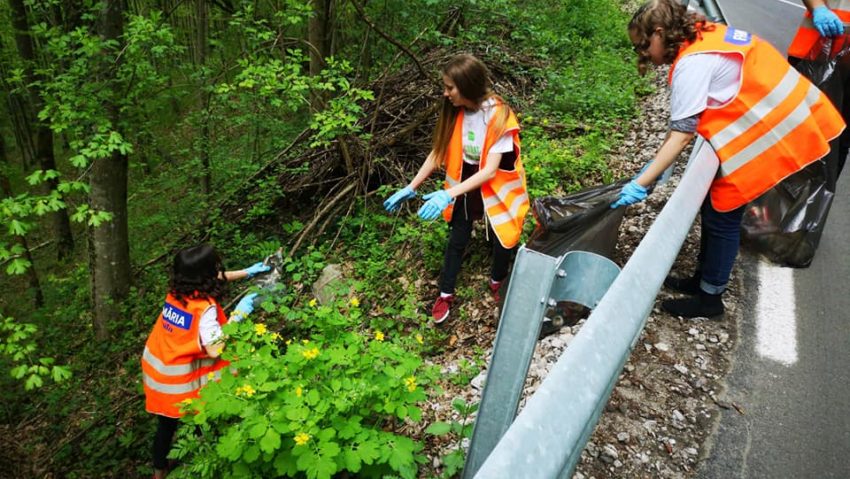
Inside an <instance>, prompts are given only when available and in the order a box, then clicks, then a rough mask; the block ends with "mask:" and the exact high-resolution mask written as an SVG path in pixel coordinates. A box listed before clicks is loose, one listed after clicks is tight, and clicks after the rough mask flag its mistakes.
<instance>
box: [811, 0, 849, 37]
mask: <svg viewBox="0 0 850 479" xmlns="http://www.w3.org/2000/svg"><path fill="white" fill-rule="evenodd" d="M812 23H814V24H815V28H817V30H818V33H820V34H821V36H822V37H834V36H836V35H841V34H842V33H844V24H843V23H841V19H839V18H838V15H836V14H835V13H834V12H833V11H832V10H830V9H829V8H828V7H826V6H825V5H821V6H820V7H818V8H816V9H814V10H812Z"/></svg>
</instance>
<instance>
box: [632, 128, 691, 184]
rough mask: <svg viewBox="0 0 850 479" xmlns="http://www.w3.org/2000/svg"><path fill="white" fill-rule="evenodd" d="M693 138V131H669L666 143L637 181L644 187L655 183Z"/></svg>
mask: <svg viewBox="0 0 850 479" xmlns="http://www.w3.org/2000/svg"><path fill="white" fill-rule="evenodd" d="M693 139H694V134H693V133H687V132H682V131H675V130H671V131H669V132H667V137H666V138H665V139H664V143H662V144H661V147H660V148H658V152H657V153H655V158H654V159H653V160H652V163H650V164H649V166H648V167H647V168H646V169H645V170H643V173H641V174H640V175H639V176H638V177H637V178H635V182H636V183H637V184H639V185H641V186H643V187H644V188H646V187H648V186H649V185H651V184H652V183H654V182H655V179H656V178H658V177H659V176H661V174H662V173H664V170H666V169H667V168H668V167H669V166H670V165H672V164H673V162H674V161H676V158H678V157H679V154H680V153H682V150H684V149H685V148H686V147H687V146H688V145H689V144H690V143H691V140H693Z"/></svg>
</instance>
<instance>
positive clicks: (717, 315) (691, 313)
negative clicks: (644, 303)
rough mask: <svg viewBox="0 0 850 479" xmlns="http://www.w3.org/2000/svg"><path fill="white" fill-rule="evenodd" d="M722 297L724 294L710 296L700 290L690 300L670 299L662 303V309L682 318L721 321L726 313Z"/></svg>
mask: <svg viewBox="0 0 850 479" xmlns="http://www.w3.org/2000/svg"><path fill="white" fill-rule="evenodd" d="M722 296H723V294H722V293H721V294H708V293H706V292H704V291H702V290H700V291H699V292H698V294H697V295H696V296H692V297H690V298H682V299H668V300H667V301H664V302H662V303H661V309H663V310H664V311H667V312H668V313H670V314H672V315H673V316H680V317H682V318H709V319H721V317H722V316H723V313H724V311H725V308H724V307H723V300H722V299H721V298H722Z"/></svg>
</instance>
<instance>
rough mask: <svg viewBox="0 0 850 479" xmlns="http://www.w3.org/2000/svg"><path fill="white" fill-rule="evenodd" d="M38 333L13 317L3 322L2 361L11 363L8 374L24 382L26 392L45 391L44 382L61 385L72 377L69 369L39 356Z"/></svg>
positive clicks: (0, 331)
mask: <svg viewBox="0 0 850 479" xmlns="http://www.w3.org/2000/svg"><path fill="white" fill-rule="evenodd" d="M37 333H38V328H37V327H36V326H35V325H34V324H32V323H19V322H17V321H15V320H14V319H13V318H10V317H4V318H3V319H2V322H0V357H2V358H4V359H5V360H7V361H9V362H10V363H11V367H10V370H9V373H10V374H11V376H12V377H13V378H15V379H17V380H19V381H23V383H24V388H25V389H26V390H27V391H29V390H31V389H36V388H40V387H42V386H43V385H44V379H45V378H49V379H52V380H53V381H54V382H56V383H60V382H62V381H64V380H66V379H68V378H69V377H70V376H71V370H70V369H69V368H68V367H67V366H61V365H57V364H56V360H55V359H54V358H52V357H48V356H39V352H40V349H39V347H38V345H37V344H36V342H35V336H36V334H37Z"/></svg>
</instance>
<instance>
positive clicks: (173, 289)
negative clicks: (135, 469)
mask: <svg viewBox="0 0 850 479" xmlns="http://www.w3.org/2000/svg"><path fill="white" fill-rule="evenodd" d="M268 270H269V266H265V265H263V263H256V264H254V265H252V266H250V267H248V268H246V269H244V270H239V271H225V270H224V267H223V266H222V262H221V258H220V257H219V255H218V253H217V252H216V250H215V248H213V247H212V246H210V245H208V244H202V245H199V246H195V247H192V248H187V249H184V250H182V251H180V252H178V253H177V255H176V256H175V257H174V264H173V268H172V271H171V282H170V284H169V286H168V294H167V295H166V296H165V302H164V304H163V307H162V311H161V312H160V314H159V316H158V317H157V320H156V323H155V324H154V326H153V330H152V331H151V333H150V336H148V340H147V342H146V343H145V350H144V353H143V354H142V383H143V387H144V390H145V409H146V410H147V411H148V412H150V413H152V414H156V415H157V418H158V420H159V422H158V424H157V430H156V435H155V436H154V442H153V466H154V478H157V479H159V478H163V477H165V474H166V469H167V467H168V459H167V457H168V451H169V449H171V440H172V438H173V436H174V431H175V430H176V429H177V424H178V422H179V418H180V417H181V416H182V415H183V413H182V412H181V410H180V407H181V403H183V402H184V401H187V400H190V399H193V398H196V397H198V391H199V390H200V389H201V387H202V386H203V385H204V384H206V383H207V382H208V381H209V380H211V379H215V378H217V377H218V375H219V373H220V370H221V368H223V367H225V366H227V364H228V363H227V362H226V361H223V360H221V359H219V355H220V354H221V350H222V348H223V347H224V343H223V342H222V339H221V334H222V333H221V327H222V326H223V325H224V324H226V323H227V318H226V317H225V315H224V311H223V310H222V309H221V305H220V304H219V302H218V298H219V297H220V296H221V294H222V292H223V290H224V285H225V283H226V282H227V281H232V280H235V279H241V278H246V277H248V278H250V277H252V276H254V275H255V274H258V273H261V272H264V271H268ZM254 297H256V294H255V293H254V294H248V295H246V296H245V297H243V298H242V300H240V301H239V303H238V304H237V305H236V309H235V310H234V311H233V313H232V314H231V315H230V320H231V321H241V320H242V319H243V318H244V317H246V316H247V315H248V314H250V313H251V311H253V309H254V307H253V300H254Z"/></svg>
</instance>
